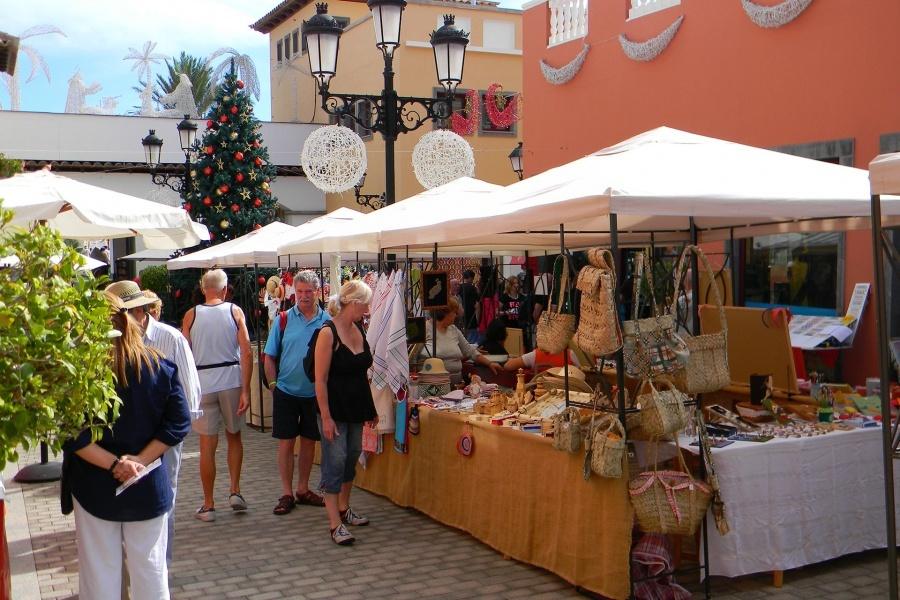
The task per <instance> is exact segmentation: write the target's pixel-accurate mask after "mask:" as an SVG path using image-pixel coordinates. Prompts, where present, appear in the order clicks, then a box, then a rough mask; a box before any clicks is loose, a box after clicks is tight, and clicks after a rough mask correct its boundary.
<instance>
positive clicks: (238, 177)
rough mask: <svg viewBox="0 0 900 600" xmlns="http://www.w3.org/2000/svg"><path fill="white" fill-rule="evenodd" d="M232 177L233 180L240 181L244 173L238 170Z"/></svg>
mask: <svg viewBox="0 0 900 600" xmlns="http://www.w3.org/2000/svg"><path fill="white" fill-rule="evenodd" d="M234 179H235V181H237V182H238V183H240V182H242V181H243V180H244V174H243V173H240V172H239V173H238V174H237V175H235V176H234Z"/></svg>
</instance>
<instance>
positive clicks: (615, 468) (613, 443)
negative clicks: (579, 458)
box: [586, 414, 625, 479]
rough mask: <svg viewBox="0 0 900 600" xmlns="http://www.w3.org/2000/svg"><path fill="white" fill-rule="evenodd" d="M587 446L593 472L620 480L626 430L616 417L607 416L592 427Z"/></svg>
mask: <svg viewBox="0 0 900 600" xmlns="http://www.w3.org/2000/svg"><path fill="white" fill-rule="evenodd" d="M586 444H590V453H591V471H593V472H594V473H596V474H597V475H599V476H600V477H609V478H611V479H618V478H620V477H621V476H622V463H623V461H624V460H625V428H624V427H622V422H621V421H619V418H618V417H617V416H615V415H611V414H606V415H604V416H603V417H601V418H600V420H599V421H598V422H597V424H596V425H595V426H594V425H592V426H591V432H590V435H588V440H587V442H586Z"/></svg>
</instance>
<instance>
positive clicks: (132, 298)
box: [104, 279, 157, 310]
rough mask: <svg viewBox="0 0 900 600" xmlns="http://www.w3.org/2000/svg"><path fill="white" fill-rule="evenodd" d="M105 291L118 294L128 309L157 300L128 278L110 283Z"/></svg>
mask: <svg viewBox="0 0 900 600" xmlns="http://www.w3.org/2000/svg"><path fill="white" fill-rule="evenodd" d="M104 291H107V292H109V293H111V294H114V295H116V296H118V297H119V298H120V299H121V300H122V304H124V306H125V308H127V309H128V310H131V309H132V308H138V307H141V306H147V305H148V304H155V303H156V302H157V300H155V299H153V298H148V297H147V296H145V295H144V292H142V291H141V288H140V287H138V284H136V283H135V282H133V281H131V280H127V279H126V280H123V281H116V282H115V283H111V284H109V285H108V286H106V289H105V290H104Z"/></svg>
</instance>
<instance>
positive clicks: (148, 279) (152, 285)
mask: <svg viewBox="0 0 900 600" xmlns="http://www.w3.org/2000/svg"><path fill="white" fill-rule="evenodd" d="M140 275H141V289H142V290H151V291H153V292H156V295H157V296H159V297H160V298H165V297H167V296H168V294H169V270H168V269H167V268H166V265H156V266H153V267H147V268H146V269H144V270H143V271H141V273H140Z"/></svg>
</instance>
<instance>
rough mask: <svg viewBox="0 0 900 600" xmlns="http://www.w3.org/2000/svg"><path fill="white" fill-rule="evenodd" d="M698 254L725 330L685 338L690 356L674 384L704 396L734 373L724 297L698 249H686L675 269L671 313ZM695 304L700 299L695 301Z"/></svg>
mask: <svg viewBox="0 0 900 600" xmlns="http://www.w3.org/2000/svg"><path fill="white" fill-rule="evenodd" d="M691 252H693V253H694V254H696V255H697V258H698V259H699V261H700V262H701V263H702V264H703V268H704V269H705V270H706V273H707V274H708V275H709V281H710V286H711V287H712V289H713V294H714V296H715V298H716V306H718V307H719V322H720V323H721V324H722V330H721V331H719V332H717V333H706V334H703V335H696V336H685V339H684V341H685V344H687V347H688V350H689V351H690V356H688V360H687V365H686V366H685V369H684V372H681V373H678V374H677V375H676V378H675V383H676V385H678V387H679V388H680V389H682V390H684V391H685V392H687V393H689V394H702V393H705V392H715V391H717V390H720V389H722V388H723V387H725V386H727V385H729V384H730V383H731V371H729V370H728V325H727V323H726V321H725V308H724V306H723V303H722V295H721V294H720V293H719V286H718V285H716V280H715V273H713V270H712V267H710V266H709V261H708V260H707V259H706V255H705V254H704V253H703V251H702V250H700V248H698V247H697V246H685V248H684V251H683V252H682V253H681V258H680V259H679V260H678V268H677V269H675V295H674V296H673V298H672V307H671V312H672V313H673V314H674V313H675V310H676V305H677V301H678V290H679V289H680V287H681V277H682V275H683V273H684V269H685V265H686V263H687V259H688V257H689V255H690V253H691ZM694 301H695V302H696V301H697V299H694ZM686 305H687V307H688V310H692V308H691V306H690V303H686Z"/></svg>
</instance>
